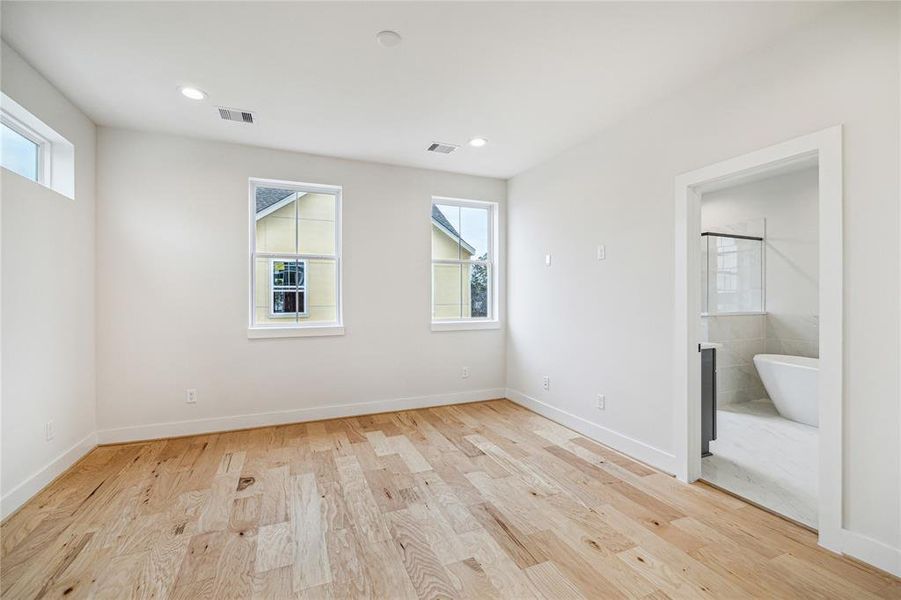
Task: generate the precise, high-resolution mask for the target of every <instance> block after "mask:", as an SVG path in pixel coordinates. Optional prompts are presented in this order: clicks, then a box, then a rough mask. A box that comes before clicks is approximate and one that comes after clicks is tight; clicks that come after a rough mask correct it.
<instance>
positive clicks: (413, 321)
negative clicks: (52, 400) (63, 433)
mask: <svg viewBox="0 0 901 600" xmlns="http://www.w3.org/2000/svg"><path fill="white" fill-rule="evenodd" d="M97 148H98V163H99V164H100V169H99V170H98V210H97V217H98V218H97V275H98V276H97V298H98V302H97V315H98V338H97V344H98V350H97V356H98V381H97V385H98V389H97V407H98V410H97V414H98V419H99V429H100V438H101V440H122V439H138V438H142V437H143V438H146V437H153V436H157V435H167V434H176V433H188V432H196V431H200V430H216V429H220V430H221V429H227V428H229V427H242V426H243V427H246V426H249V425H255V424H261V423H266V422H274V421H299V420H305V419H311V418H322V417H324V416H331V415H336V414H347V413H348V412H351V411H356V412H360V413H366V412H374V411H376V410H390V409H392V408H398V407H403V406H407V405H424V404H428V405H431V404H435V403H438V402H445V401H461V400H477V399H485V398H491V397H498V396H500V395H503V388H504V378H505V371H504V365H505V341H504V332H503V331H502V330H486V331H462V332H435V333H433V332H432V331H431V330H430V315H431V313H430V293H431V291H430V290H431V279H430V277H431V275H430V252H431V250H430V248H431V246H430V235H431V220H430V218H431V217H430V215H431V209H430V207H431V196H432V194H437V195H443V196H451V197H460V198H470V199H478V200H486V201H494V202H499V203H500V205H501V211H500V212H501V214H502V215H503V213H504V202H505V193H506V183H505V182H504V181H502V180H497V179H487V178H480V177H469V176H462V175H452V174H448V173H440V172H433V171H424V170H417V169H409V168H401V167H391V166H385V165H378V164H373V163H364V162H355V161H348V160H339V159H332V158H324V157H317V156H311V155H304V154H295V153H290V152H282V151H275V150H266V149H261V148H253V147H249V146H239V145H235V144H227V143H218V142H204V141H198V140H193V139H187V138H180V137H173V136H167V135H156V134H148V133H139V132H135V131H128V130H120V129H108V128H100V129H99V134H98V145H97ZM249 177H261V178H271V179H283V180H290V181H301V182H307V183H322V184H334V185H341V186H343V188H344V190H343V239H344V249H343V252H344V282H343V292H344V323H345V329H346V334H345V335H343V336H339V337H322V338H292V339H262V340H258V339H254V340H249V339H247V331H246V330H247V310H248V308H247V301H248V300H247V299H248V285H249V284H248V273H247V270H248V267H247V265H248V223H247V219H248V205H247V203H248V183H247V182H248V178H249ZM463 366H468V367H470V370H471V376H470V377H469V378H468V379H461V377H460V375H461V367H463ZM186 388H196V389H197V390H198V395H199V401H198V402H197V404H195V405H188V404H186V403H185V389H186ZM405 398H406V399H409V398H413V400H409V401H406V402H400V403H398V402H395V403H391V402H388V403H385V404H376V405H372V404H369V405H366V404H363V403H369V402H375V401H392V400H398V399H405ZM344 405H355V406H350V407H347V406H344ZM272 412H278V413H279V414H276V415H267V416H263V417H249V418H237V419H233V418H231V417H235V416H239V415H248V414H256V413H272ZM199 419H202V420H203V421H201V422H197V423H183V422H184V421H189V420H199ZM172 423H175V424H172ZM160 424H168V425H162V426H160Z"/></svg>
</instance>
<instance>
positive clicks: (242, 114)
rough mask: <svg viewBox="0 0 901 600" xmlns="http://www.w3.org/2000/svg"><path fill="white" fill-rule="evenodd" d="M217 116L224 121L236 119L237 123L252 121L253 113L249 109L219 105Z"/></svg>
mask: <svg viewBox="0 0 901 600" xmlns="http://www.w3.org/2000/svg"><path fill="white" fill-rule="evenodd" d="M219 116H220V117H222V118H223V119H225V120H226V121H237V122H238V123H253V113H252V112H250V111H249V110H241V109H240V108H225V107H224V106H220V107H219Z"/></svg>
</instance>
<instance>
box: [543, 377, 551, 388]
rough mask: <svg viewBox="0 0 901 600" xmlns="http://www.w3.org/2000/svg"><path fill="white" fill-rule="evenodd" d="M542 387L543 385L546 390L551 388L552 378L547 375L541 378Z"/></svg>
mask: <svg viewBox="0 0 901 600" xmlns="http://www.w3.org/2000/svg"><path fill="white" fill-rule="evenodd" d="M541 387H543V388H544V389H545V391H547V390H549V389H551V378H550V377H548V376H547V375H545V376H544V379H542V380H541Z"/></svg>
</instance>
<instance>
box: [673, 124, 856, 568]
mask: <svg viewBox="0 0 901 600" xmlns="http://www.w3.org/2000/svg"><path fill="white" fill-rule="evenodd" d="M812 157H816V159H817V164H818V167H819V220H820V222H819V278H820V281H819V296H820V297H819V301H820V373H819V419H820V427H819V429H820V431H819V493H818V497H819V521H818V522H819V543H820V545H821V546H824V547H826V548H829V549H831V550H834V551H838V552H840V551H841V535H842V365H843V362H842V294H843V282H842V264H843V257H842V248H843V243H842V128H841V125H838V126H835V127H830V128H828V129H823V130H821V131H817V132H815V133H811V134H809V135H805V136H801V137H798V138H795V139H792V140H789V141H787V142H783V143H781V144H776V145H775V146H769V147H767V148H763V149H761V150H757V151H755V152H751V153H749V154H745V155H743V156H739V157H736V158H731V159H729V160H725V161H722V162H719V163H716V164H713V165H710V166H707V167H704V168H702V169H697V170H695V171H691V172H689V173H684V174H682V175H679V176H678V177H676V191H675V222H676V230H675V234H676V236H675V241H676V244H675V266H676V276H675V286H674V288H675V295H674V306H675V323H676V325H675V332H674V333H675V336H674V342H675V344H674V359H675V361H674V364H675V372H674V375H673V398H674V413H673V415H674V419H673V421H674V424H675V438H674V442H675V443H674V447H675V451H676V464H675V466H676V476H677V477H678V478H679V479H680V480H682V481H685V482H692V481H695V480H696V479H698V478H699V477H700V475H701V358H700V356H701V355H700V353H699V352H698V342H699V341H700V332H701V326H700V314H701V298H700V289H699V286H698V277H697V274H698V273H700V272H701V246H700V242H699V240H700V239H701V238H700V235H701V193H702V192H703V190H704V187H705V186H707V185H710V184H713V183H717V182H719V183H722V182H723V181H724V180H728V179H732V178H734V177H743V176H748V175H754V174H756V173H764V172H767V171H769V170H771V169H774V168H778V167H781V166H784V165H785V164H787V163H791V162H794V161H796V160H804V159H808V160H809V159H810V158H812Z"/></svg>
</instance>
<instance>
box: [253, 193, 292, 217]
mask: <svg viewBox="0 0 901 600" xmlns="http://www.w3.org/2000/svg"><path fill="white" fill-rule="evenodd" d="M293 194H294V191H293V190H280V189H278V188H267V187H258V188H257V212H258V213H260V212H263V211H264V210H266V209H267V208H269V207H270V206H272V205H273V204H278V203H279V202H281V201H282V200H284V199H285V198H287V197H288V196H291V195H293Z"/></svg>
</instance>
